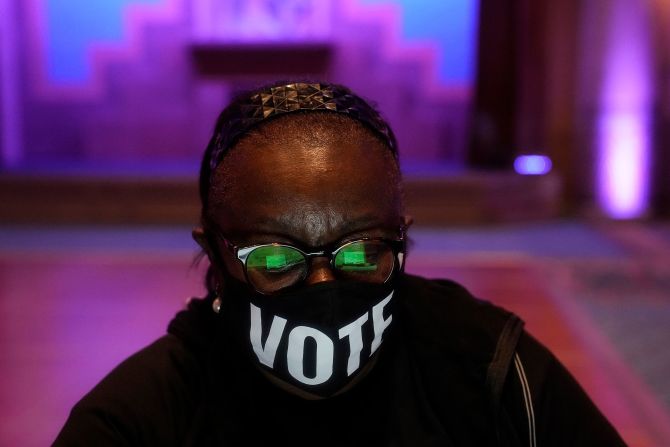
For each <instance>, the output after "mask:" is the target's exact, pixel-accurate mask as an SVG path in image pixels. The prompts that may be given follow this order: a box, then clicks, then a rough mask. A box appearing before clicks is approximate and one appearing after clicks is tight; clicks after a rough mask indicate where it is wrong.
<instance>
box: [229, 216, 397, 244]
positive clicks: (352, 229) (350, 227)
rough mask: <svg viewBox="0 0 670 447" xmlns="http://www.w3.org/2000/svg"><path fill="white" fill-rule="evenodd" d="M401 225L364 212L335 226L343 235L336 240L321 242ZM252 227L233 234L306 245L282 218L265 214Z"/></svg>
mask: <svg viewBox="0 0 670 447" xmlns="http://www.w3.org/2000/svg"><path fill="white" fill-rule="evenodd" d="M400 226H401V223H400V222H398V223H397V225H395V226H393V227H389V226H388V225H386V223H385V222H383V221H382V219H380V216H379V215H377V214H365V215H362V216H359V217H357V218H356V219H353V220H347V221H345V222H343V223H342V225H339V226H338V227H337V233H338V234H341V235H343V236H341V237H339V238H338V239H337V240H334V241H328V242H327V243H325V244H323V245H324V246H326V245H329V244H332V243H335V242H338V241H341V240H344V239H347V237H348V236H350V235H352V234H355V233H363V232H365V231H370V230H374V229H381V230H390V229H391V228H394V229H397V228H399V227H400ZM253 227H254V229H252V230H248V229H245V230H241V231H237V230H236V231H234V234H235V235H237V236H247V237H251V236H260V235H262V236H276V237H278V238H281V239H285V240H287V241H292V242H295V243H297V244H298V245H307V244H305V241H301V240H299V239H296V237H295V234H293V233H292V232H291V229H292V228H289V225H287V224H286V222H285V221H284V220H282V219H279V218H276V217H272V216H267V217H265V218H263V219H262V220H259V221H257V222H254V225H253ZM395 227H397V228H395Z"/></svg>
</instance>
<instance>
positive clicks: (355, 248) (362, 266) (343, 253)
mask: <svg viewBox="0 0 670 447" xmlns="http://www.w3.org/2000/svg"><path fill="white" fill-rule="evenodd" d="M366 248H368V249H367V250H366ZM376 260H377V253H376V250H375V248H374V247H366V243H365V242H357V243H354V244H351V245H348V246H346V247H344V248H342V250H340V251H339V252H338V253H337V255H336V256H335V268H337V269H339V270H342V271H346V272H374V271H375V270H377V263H376Z"/></svg>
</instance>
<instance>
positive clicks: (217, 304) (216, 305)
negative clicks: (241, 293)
mask: <svg viewBox="0 0 670 447" xmlns="http://www.w3.org/2000/svg"><path fill="white" fill-rule="evenodd" d="M214 290H215V291H216V298H214V301H212V310H213V311H214V313H217V314H218V313H220V312H221V304H222V303H223V301H222V300H221V297H220V295H221V293H220V292H219V290H221V288H220V287H219V285H218V284H216V285H215V286H214Z"/></svg>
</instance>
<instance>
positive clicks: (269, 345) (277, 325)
mask: <svg viewBox="0 0 670 447" xmlns="http://www.w3.org/2000/svg"><path fill="white" fill-rule="evenodd" d="M249 304H250V305H251V330H250V331H249V339H250V340H251V346H253V348H254V352H255V353H256V356H257V357H258V361H259V362H261V363H262V364H263V365H265V366H269V367H270V368H273V367H274V364H275V356H276V355H277V347H278V346H279V341H280V340H281V336H282V334H283V333H284V327H285V326H286V319H285V318H282V317H278V316H276V315H275V316H274V317H273V318H272V325H271V326H270V333H269V334H268V338H267V340H265V347H263V344H262V342H261V340H262V338H261V337H262V335H263V334H262V332H263V326H262V324H261V310H260V309H259V308H258V307H256V306H254V305H253V304H252V303H249Z"/></svg>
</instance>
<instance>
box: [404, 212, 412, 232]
mask: <svg viewBox="0 0 670 447" xmlns="http://www.w3.org/2000/svg"><path fill="white" fill-rule="evenodd" d="M403 222H404V224H405V229H408V228H409V227H411V226H412V224H413V223H414V216H410V215H409V214H406V215H404V216H403Z"/></svg>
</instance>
